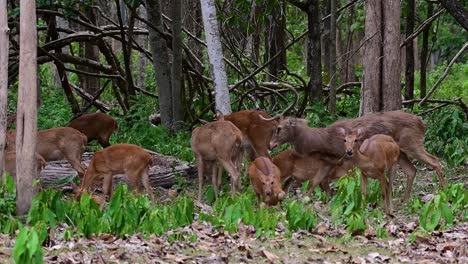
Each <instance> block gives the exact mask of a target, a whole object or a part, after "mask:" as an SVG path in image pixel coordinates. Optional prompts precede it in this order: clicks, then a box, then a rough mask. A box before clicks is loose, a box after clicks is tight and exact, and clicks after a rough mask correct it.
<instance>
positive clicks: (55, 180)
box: [40, 151, 197, 191]
mask: <svg viewBox="0 0 468 264" xmlns="http://www.w3.org/2000/svg"><path fill="white" fill-rule="evenodd" d="M149 152H150V153H151V155H152V156H153V166H152V167H151V168H150V170H149V178H150V183H151V185H152V186H153V187H163V188H170V187H171V186H172V185H174V184H176V183H177V182H178V181H179V177H181V178H185V179H192V178H195V177H196V176H197V168H196V166H194V165H193V164H190V163H187V162H183V161H180V160H178V159H177V158H175V157H171V156H164V155H161V154H159V153H155V152H152V151H149ZM93 155H94V153H92V152H85V153H84V154H83V155H82V157H81V163H82V164H83V165H85V166H88V165H89V162H90V161H91V158H92V157H93ZM74 176H77V173H76V171H75V170H73V168H72V167H71V165H70V164H69V163H68V162H67V161H65V160H63V161H52V162H48V163H47V166H46V167H45V168H44V169H43V170H42V172H41V175H40V181H41V183H42V186H43V187H44V188H59V189H62V190H64V191H70V190H71V189H72V186H71V183H70V182H69V181H67V182H64V183H62V182H61V181H60V179H63V178H64V177H74ZM122 181H123V182H125V183H126V182H127V176H126V175H123V174H120V175H115V176H114V181H113V184H114V187H115V186H117V185H118V184H119V183H120V182H122Z"/></svg>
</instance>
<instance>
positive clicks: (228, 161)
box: [191, 113, 243, 201]
mask: <svg viewBox="0 0 468 264" xmlns="http://www.w3.org/2000/svg"><path fill="white" fill-rule="evenodd" d="M242 141H243V135H242V132H241V131H240V130H239V129H238V128H237V127H236V126H235V125H234V124H233V123H231V122H229V121H225V120H224V119H223V116H222V114H220V113H219V117H218V121H214V122H210V123H207V124H204V125H202V126H201V127H198V128H195V129H194V130H193V132H192V143H191V144H192V151H193V153H194V154H195V158H196V161H197V167H198V201H200V200H201V195H202V185H203V176H204V172H205V170H206V169H211V172H210V173H211V179H212V182H213V188H214V191H215V195H216V198H218V194H219V187H220V186H221V174H222V167H224V168H225V169H226V170H227V171H228V173H229V175H230V176H231V192H232V195H233V196H234V195H235V192H236V191H238V190H239V189H240V179H239V177H240V176H239V168H238V166H239V163H240V162H239V159H240V154H241V153H240V152H241V144H242ZM220 165H221V166H222V167H221V166H220Z"/></svg>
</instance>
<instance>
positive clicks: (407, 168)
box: [399, 152, 417, 203]
mask: <svg viewBox="0 0 468 264" xmlns="http://www.w3.org/2000/svg"><path fill="white" fill-rule="evenodd" d="M399 161H400V167H401V169H402V170H403V171H404V172H405V174H406V190H405V195H404V196H403V202H404V203H406V202H407V201H408V199H409V198H410V195H411V190H412V189H413V182H414V178H415V176H416V171H417V170H416V167H415V166H414V165H413V163H411V161H410V160H409V159H408V156H406V154H405V153H403V152H401V153H400V159H399Z"/></svg>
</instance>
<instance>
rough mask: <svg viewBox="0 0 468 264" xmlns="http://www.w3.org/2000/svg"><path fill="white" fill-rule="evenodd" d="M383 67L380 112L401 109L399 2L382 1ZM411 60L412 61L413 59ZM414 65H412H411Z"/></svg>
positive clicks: (397, 0)
mask: <svg viewBox="0 0 468 264" xmlns="http://www.w3.org/2000/svg"><path fill="white" fill-rule="evenodd" d="M382 9H383V18H384V22H383V23H384V25H383V30H382V32H383V54H382V55H383V59H382V63H383V67H382V72H383V74H382V75H381V76H382V82H381V87H380V89H381V91H382V95H383V96H382V102H381V105H382V106H383V107H381V109H380V110H383V111H392V110H399V109H401V106H402V105H401V81H400V78H401V69H400V16H401V4H400V0H386V1H383V6H382ZM411 59H413V60H414V57H412V58H411ZM413 65H414V64H413Z"/></svg>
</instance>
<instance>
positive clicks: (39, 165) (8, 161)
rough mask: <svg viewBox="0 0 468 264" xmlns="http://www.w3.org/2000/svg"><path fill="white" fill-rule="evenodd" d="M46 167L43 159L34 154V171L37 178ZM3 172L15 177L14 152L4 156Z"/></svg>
mask: <svg viewBox="0 0 468 264" xmlns="http://www.w3.org/2000/svg"><path fill="white" fill-rule="evenodd" d="M45 166H46V161H45V160H44V158H43V157H42V156H41V155H39V154H38V153H37V152H36V171H37V177H39V175H40V174H41V171H42V169H44V167H45ZM5 171H6V172H8V173H10V174H11V175H12V176H13V177H15V176H16V151H10V152H7V153H6V155H5Z"/></svg>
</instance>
